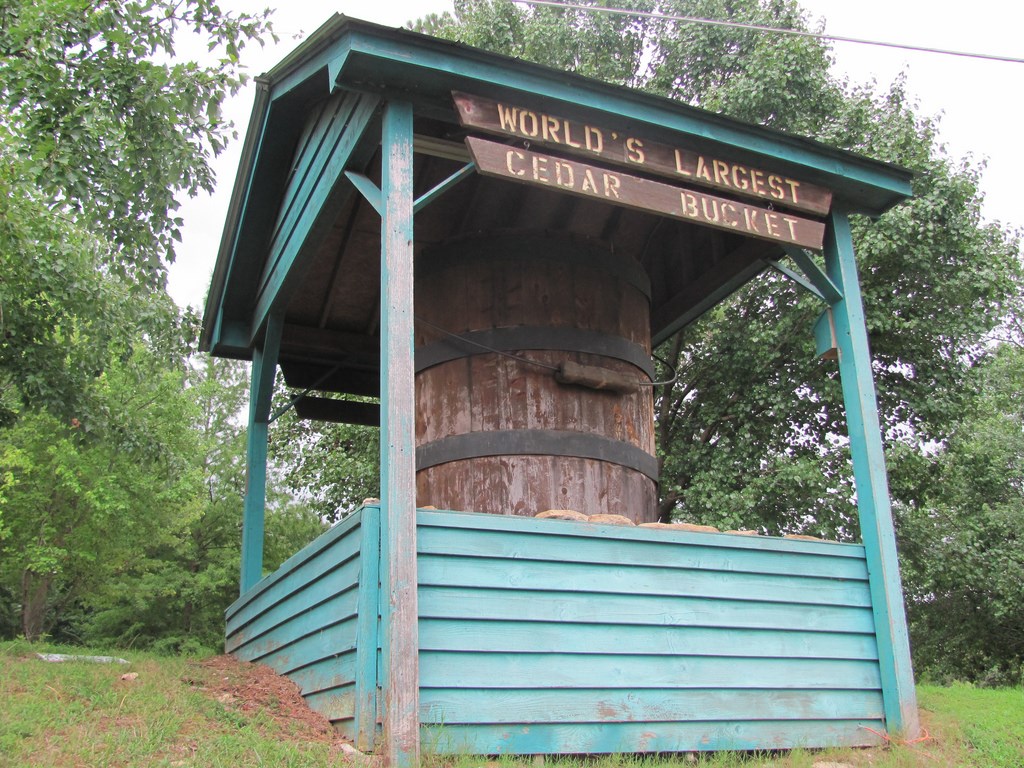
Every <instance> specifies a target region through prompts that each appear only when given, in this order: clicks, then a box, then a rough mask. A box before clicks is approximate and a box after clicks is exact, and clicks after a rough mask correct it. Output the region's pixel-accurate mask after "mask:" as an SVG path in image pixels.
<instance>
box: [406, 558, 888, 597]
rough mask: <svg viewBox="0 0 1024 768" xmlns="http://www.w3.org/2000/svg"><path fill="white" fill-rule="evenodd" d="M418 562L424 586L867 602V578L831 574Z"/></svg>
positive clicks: (443, 560)
mask: <svg viewBox="0 0 1024 768" xmlns="http://www.w3.org/2000/svg"><path fill="white" fill-rule="evenodd" d="M417 562H418V570H419V582H420V584H422V585H428V584H429V585H437V586H467V587H491V588H495V589H504V588H515V589H523V590H552V589H554V590H558V591H571V592H579V593H594V594H599V593H607V594H625V595H636V596H639V595H681V596H687V597H702V598H723V599H731V600H762V601H763V600H768V601H772V602H787V603H802V604H810V605H850V606H858V607H870V606H871V595H870V593H869V592H868V586H867V582H863V581H851V580H843V579H833V578H821V577H804V576H791V575H774V574H773V575H767V574H751V573H723V572H721V571H711V570H707V569H700V568H690V569H682V568H671V569H669V568H654V567H649V566H630V567H626V566H622V567H609V566H608V565H605V564H596V563H573V562H561V563H558V562H550V561H523V560H513V559H511V558H502V559H499V558H486V557H457V556H452V555H433V554H430V555H428V554H423V555H420V556H419V558H418V561H417Z"/></svg>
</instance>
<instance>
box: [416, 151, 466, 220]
mask: <svg viewBox="0 0 1024 768" xmlns="http://www.w3.org/2000/svg"><path fill="white" fill-rule="evenodd" d="M474 171H476V163H472V162H470V163H467V164H466V165H464V166H462V167H461V168H459V170H457V171H456V172H455V173H453V174H452V175H451V176H449V177H448V178H447V179H445V180H444V181H442V182H441V183H440V184H438V185H437V186H436V187H434V188H433V189H431V190H428V191H427V192H424V193H423V194H422V195H420V196H419V197H417V198H416V201H415V202H414V203H413V204H412V212H413V213H414V214H415V213H419V212H420V211H421V210H422V209H423V208H426V207H427V206H428V205H430V204H431V203H432V202H434V201H435V200H436V199H437V198H439V197H440V196H441V195H443V194H444V193H445V192H447V191H448V190H449V189H451V188H452V187H454V186H455V185H456V184H458V183H459V182H460V181H462V180H463V179H465V178H467V177H468V176H472V175H473V172H474Z"/></svg>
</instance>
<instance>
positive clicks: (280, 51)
mask: <svg viewBox="0 0 1024 768" xmlns="http://www.w3.org/2000/svg"><path fill="white" fill-rule="evenodd" d="M267 4H268V0H260V1H259V2H253V1H252V0H225V1H223V2H221V3H220V5H221V6H222V7H223V8H225V9H231V10H249V11H252V10H256V9H259V8H262V7H264V6H265V5H267ZM269 4H270V5H271V7H273V6H274V3H273V0H269ZM610 4H611V5H614V3H610ZM801 4H802V5H803V6H804V8H805V9H806V10H807V11H808V13H809V14H810V16H811V18H812V19H813V20H817V19H820V18H824V19H825V20H826V32H828V33H830V34H835V35H842V36H845V37H854V38H864V39H871V40H881V41H887V42H896V43H903V44H908V45H919V46H928V47H934V48H944V49H952V50H960V51H970V52H979V53H987V54H998V55H1004V56H1011V57H1016V58H1024V42H1022V35H1021V30H1024V3H1020V2H1017V1H1016V0H1002V1H1000V0H975V2H973V3H970V4H965V3H963V2H962V0H957V2H953V1H952V0H856V1H855V2H854V1H853V0H802V3H801ZM451 5H452V3H451V0H416V1H412V0H333V1H327V0H290V2H289V3H288V4H286V5H283V6H281V7H279V9H278V10H277V11H276V12H275V14H274V26H275V29H276V31H277V33H278V35H279V37H280V38H281V40H280V42H279V43H278V44H277V45H267V46H266V47H265V48H263V49H259V48H258V47H252V48H247V49H246V50H245V51H244V52H243V62H244V63H246V64H247V67H248V70H249V72H250V73H251V74H260V73H262V72H264V71H266V70H268V69H270V68H271V67H273V66H274V65H275V64H276V63H277V62H278V61H280V60H281V59H282V58H283V57H284V56H285V55H286V54H287V53H288V52H289V51H291V50H292V49H293V48H294V47H295V46H297V45H298V44H299V42H300V41H301V39H302V38H303V37H304V36H305V35H308V34H309V33H311V32H313V31H314V30H315V29H316V28H317V27H318V26H319V25H320V24H322V23H323V22H324V21H326V20H327V19H328V18H329V17H330V16H331V15H332V14H333V13H343V14H345V15H347V16H353V17H355V18H359V19H365V20H367V21H373V22H376V23H378V24H385V25H390V26H401V25H403V24H404V23H405V22H406V21H409V20H411V19H415V18H418V17H420V16H423V15H425V14H427V13H431V12H434V13H439V12H441V11H444V10H450V9H451ZM179 53H180V54H182V55H196V56H198V55H200V53H199V52H196V53H190V52H189V51H188V49H187V47H184V46H179ZM833 54H834V59H835V63H834V65H833V71H834V72H835V74H837V75H838V76H840V77H843V76H845V77H848V78H849V79H850V80H851V81H852V82H856V83H861V82H868V81H871V80H874V81H875V82H877V83H878V85H879V87H882V88H884V87H886V86H888V85H889V84H890V83H891V82H892V81H893V79H894V78H896V77H897V76H899V75H900V74H901V73H903V74H905V76H906V78H907V91H908V92H909V93H910V94H911V95H912V96H913V97H914V98H916V99H917V101H918V105H919V109H918V111H919V113H920V114H922V115H929V116H936V115H939V116H941V117H940V122H939V136H940V140H941V141H942V142H943V143H944V144H945V146H946V150H947V152H948V154H949V155H950V156H951V157H953V158H964V157H967V158H969V159H970V161H971V163H972V165H978V164H979V163H985V166H986V167H985V170H984V172H983V175H982V184H981V187H982V191H983V192H984V194H985V203H984V207H983V214H984V216H985V218H986V219H987V220H990V221H999V222H1002V223H1003V224H1006V225H1009V226H1012V227H1016V228H1019V227H1022V226H1024V211H1022V209H1021V207H1020V204H1019V203H1018V200H1019V199H1020V197H1021V194H1020V191H1019V190H1020V189H1021V187H1022V186H1024V184H1022V179H1024V160H1022V159H1021V156H1020V153H1019V149H1018V147H1019V145H1020V144H1021V140H1020V136H1021V133H1022V130H1021V124H1022V123H1024V99H1022V98H1021V96H1020V94H1021V92H1022V91H1024V88H1022V85H1024V64H1014V63H1004V62H994V61H984V60H976V59H968V58H963V57H953V56H940V55H935V54H926V53H917V52H911V51H903V50H895V49H888V48H879V47H875V46H866V45H857V44H853V43H840V42H836V43H834V44H833ZM252 103H253V91H252V89H251V88H249V89H246V90H244V91H242V92H240V93H239V94H238V95H237V96H236V97H234V98H233V99H231V100H230V102H229V103H228V104H226V105H225V114H226V116H227V117H228V118H229V119H232V120H233V121H234V122H235V124H236V125H237V126H238V127H239V130H240V131H243V130H244V129H245V127H246V125H247V123H248V119H249V113H250V111H251V109H252ZM241 146H242V137H241V136H240V137H239V140H238V141H236V142H234V143H233V144H231V145H230V146H229V148H228V149H227V150H226V151H225V152H223V153H222V154H221V155H220V156H219V157H217V158H216V159H215V164H214V168H215V171H216V174H217V190H216V192H215V193H214V194H213V195H212V196H208V195H201V196H200V197H198V198H194V199H190V200H188V199H187V200H183V201H182V207H181V210H180V211H179V215H181V216H182V218H183V219H184V220H185V227H184V230H183V233H182V234H183V241H182V243H181V244H180V245H179V247H178V250H177V254H178V255H177V260H176V262H175V264H174V265H173V266H172V268H171V270H170V276H169V280H168V288H169V290H170V293H171V296H172V297H173V298H174V299H175V301H177V302H178V304H179V305H182V306H185V305H192V306H196V307H199V308H201V307H202V306H203V303H204V300H205V295H206V290H207V288H208V287H209V283H210V275H211V273H212V271H213V265H214V262H215V261H216V258H217V250H218V248H219V246H220V236H221V229H222V227H223V224H224V218H225V216H226V214H227V207H228V200H229V198H230V195H231V188H232V185H233V184H234V178H235V173H236V171H237V168H238V158H239V152H240V150H241Z"/></svg>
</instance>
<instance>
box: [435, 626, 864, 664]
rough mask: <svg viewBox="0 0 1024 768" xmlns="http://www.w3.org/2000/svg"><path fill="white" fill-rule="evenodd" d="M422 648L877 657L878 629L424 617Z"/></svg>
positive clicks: (836, 657) (850, 657)
mask: <svg viewBox="0 0 1024 768" xmlns="http://www.w3.org/2000/svg"><path fill="white" fill-rule="evenodd" d="M419 636H420V649H421V650H427V651H443V650H448V651H504V652H509V653H524V652H527V653H528V652H534V653H536V652H549V653H550V652H568V653H572V652H578V653H636V654H646V655H666V656H667V655H675V654H684V655H687V656H743V657H758V658H760V657H766V656H767V657H785V658H808V659H814V658H818V659H866V660H877V659H878V647H877V645H876V642H875V636H874V634H841V633H837V632H802V631H793V630H789V631H784V632H780V631H777V630H761V629H745V630H741V631H738V630H735V629H719V628H707V627H665V626H638V627H631V626H622V625H616V626H615V627H613V628H611V629H609V628H608V627H607V626H605V625H602V624H567V623H556V622H537V621H529V622H526V621H474V620H471V619H467V620H452V619H420V622H419Z"/></svg>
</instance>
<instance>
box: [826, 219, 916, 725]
mask: <svg viewBox="0 0 1024 768" xmlns="http://www.w3.org/2000/svg"><path fill="white" fill-rule="evenodd" d="M825 265H826V268H827V270H828V275H829V277H830V278H831V279H832V281H833V282H835V283H836V284H837V286H838V287H839V290H840V292H841V293H842V294H843V296H844V297H845V298H844V299H843V300H842V301H839V302H837V303H835V304H833V305H832V316H833V319H834V321H835V328H836V340H837V342H838V345H839V373H840V376H841V379H842V385H843V402H844V404H845V405H846V421H847V431H848V434H849V436H850V454H851V457H852V459H853V477H854V485H855V487H856V489H857V513H858V516H859V518H860V529H861V536H862V537H863V539H864V551H865V557H866V558H867V563H868V572H869V574H870V586H871V596H872V600H873V604H874V610H875V629H876V632H877V633H878V655H879V661H880V663H881V667H882V681H883V691H884V694H885V714H886V722H887V723H888V727H889V730H890V731H892V732H901V733H905V734H906V735H907V737H909V738H914V737H916V735H917V733H918V730H919V723H918V714H917V693H916V691H915V690H914V671H913V669H912V667H911V660H910V640H909V637H908V633H907V619H906V614H905V612H904V608H903V589H902V586H901V584H900V574H899V563H898V561H897V558H896V532H895V529H894V527H893V522H892V509H891V506H890V501H889V483H888V478H887V476H886V470H885V452H884V449H883V446H882V434H881V430H880V428H879V422H878V405H877V402H876V399H875V382H874V378H873V374H872V366H871V352H870V350H869V349H868V335H867V326H866V325H865V321H864V304H863V300H862V298H861V292H860V282H859V280H858V277H857V263H856V258H855V256H854V252H853V241H852V238H851V234H850V222H849V220H848V218H847V216H846V212H845V211H843V210H842V208H841V207H837V208H836V209H835V210H833V212H832V216H831V219H830V226H829V227H828V228H827V229H826V233H825Z"/></svg>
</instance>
